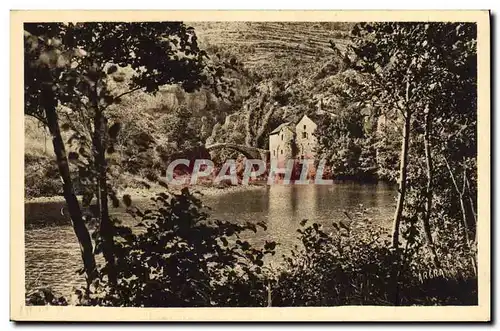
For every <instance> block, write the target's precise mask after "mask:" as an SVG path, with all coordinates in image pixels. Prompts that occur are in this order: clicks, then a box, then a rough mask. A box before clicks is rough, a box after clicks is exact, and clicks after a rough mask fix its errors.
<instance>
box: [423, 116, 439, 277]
mask: <svg viewBox="0 0 500 331" xmlns="http://www.w3.org/2000/svg"><path fill="white" fill-rule="evenodd" d="M431 117H432V116H431V111H430V109H429V108H428V109H427V113H426V115H425V133H424V149H425V163H426V168H427V169H426V175H427V185H426V192H425V212H424V215H423V218H422V223H423V228H424V233H425V239H426V241H427V245H428V246H429V248H430V250H431V253H432V255H433V259H434V265H435V266H436V267H437V268H439V267H440V264H439V260H438V257H437V254H436V249H435V247H434V242H433V240H432V233H431V226H430V218H431V212H432V197H433V192H432V174H433V163H432V154H431V141H430V138H431V129H432V118H431Z"/></svg>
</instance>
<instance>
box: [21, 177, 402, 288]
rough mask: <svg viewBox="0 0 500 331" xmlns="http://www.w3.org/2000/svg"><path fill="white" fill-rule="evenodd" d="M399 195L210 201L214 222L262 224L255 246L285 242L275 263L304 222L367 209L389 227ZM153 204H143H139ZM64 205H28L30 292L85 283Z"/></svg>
mask: <svg viewBox="0 0 500 331" xmlns="http://www.w3.org/2000/svg"><path fill="white" fill-rule="evenodd" d="M395 195H396V191H395V189H394V188H393V187H392V186H389V185H386V184H383V183H378V184H357V183H336V184H334V185H333V186H316V185H291V186H290V185H289V186H286V185H275V186H269V187H265V188H262V189H252V190H248V191H236V192H234V191H233V192H227V193H225V192H222V193H221V194H218V195H216V196H205V197H203V198H202V200H203V201H204V203H205V204H206V205H207V206H209V207H210V208H212V211H211V217H213V218H217V219H221V220H228V221H233V222H245V221H254V222H258V221H263V222H265V223H266V225H267V227H268V230H267V231H265V232H264V231H261V230H260V231H258V232H257V233H256V234H254V233H253V232H251V233H249V234H247V236H248V237H247V238H245V239H247V240H249V241H250V242H252V243H253V244H255V245H263V244H264V243H265V241H266V240H267V241H271V240H274V241H277V242H279V243H281V245H280V246H279V248H278V254H276V255H275V259H276V260H274V261H271V262H272V263H279V259H280V258H281V255H282V254H284V253H287V252H288V251H289V250H290V249H291V248H292V247H293V246H294V245H296V244H298V243H299V241H298V240H297V235H298V233H297V229H298V228H299V223H300V221H301V220H303V219H309V220H311V221H314V222H317V223H320V224H322V225H323V226H325V227H326V228H330V226H331V224H332V222H333V221H339V220H343V221H345V220H347V218H346V216H345V214H344V211H347V212H349V213H355V212H358V211H360V210H361V209H364V210H365V211H366V213H367V217H370V218H372V219H373V220H374V221H375V222H376V224H377V226H380V227H384V228H386V227H387V228H388V227H389V226H390V219H391V217H392V213H393V210H394V206H395V200H394V198H395ZM148 201H149V200H147V199H146V200H144V201H138V202H136V203H137V204H138V205H141V203H142V204H147V203H148ZM61 207H63V203H61V202H46V203H26V204H25V214H26V218H25V226H26V232H25V245H26V246H25V247H26V260H25V262H26V288H27V289H28V290H29V289H30V288H33V287H35V286H36V287H38V286H50V287H52V288H53V289H54V290H56V291H58V292H60V293H62V294H65V295H68V294H69V293H71V292H72V287H73V286H79V285H81V284H83V283H84V278H83V276H79V275H77V274H76V273H75V270H77V269H79V268H80V267H81V260H80V251H79V247H78V243H77V241H76V237H75V234H74V232H73V229H72V227H71V225H70V221H69V219H68V218H67V217H66V216H63V215H61V212H60V210H61ZM111 211H112V213H113V214H114V216H118V217H119V218H120V219H123V220H124V223H125V224H129V225H133V224H134V223H135V222H136V221H135V220H133V219H131V217H130V216H129V215H128V214H126V213H125V212H124V210H123V209H111Z"/></svg>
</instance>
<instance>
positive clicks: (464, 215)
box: [443, 156, 477, 275]
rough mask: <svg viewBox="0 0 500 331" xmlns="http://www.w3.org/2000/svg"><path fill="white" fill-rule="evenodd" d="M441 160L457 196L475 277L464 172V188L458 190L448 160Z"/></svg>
mask: <svg viewBox="0 0 500 331" xmlns="http://www.w3.org/2000/svg"><path fill="white" fill-rule="evenodd" d="M443 159H444V162H445V164H446V167H447V168H448V172H449V173H450V178H451V181H452V182H453V186H454V187H455V191H456V192H457V194H458V196H459V200H460V210H461V211H462V226H463V229H464V235H465V238H464V239H465V243H466V245H467V248H468V249H469V252H470V254H471V264H472V268H473V269H474V273H475V274H476V275H477V261H476V256H475V254H473V252H472V248H471V241H470V235H469V224H468V221H467V211H466V208H465V201H464V200H465V197H464V193H465V186H466V183H465V181H466V176H465V172H464V188H463V190H460V188H459V187H458V183H457V180H456V179H455V175H453V171H452V169H451V166H450V164H449V163H448V160H446V157H444V156H443Z"/></svg>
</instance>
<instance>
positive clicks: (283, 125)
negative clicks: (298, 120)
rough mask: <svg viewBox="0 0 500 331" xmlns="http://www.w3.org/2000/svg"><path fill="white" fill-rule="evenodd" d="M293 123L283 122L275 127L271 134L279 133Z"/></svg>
mask: <svg viewBox="0 0 500 331" xmlns="http://www.w3.org/2000/svg"><path fill="white" fill-rule="evenodd" d="M292 125H293V123H292V122H285V123H282V124H280V125H279V126H278V127H277V128H276V129H274V130H273V131H271V133H269V134H270V135H271V134H275V133H279V132H280V131H281V129H283V128H284V127H290V126H292Z"/></svg>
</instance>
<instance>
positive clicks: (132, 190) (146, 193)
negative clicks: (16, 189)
mask: <svg viewBox="0 0 500 331" xmlns="http://www.w3.org/2000/svg"><path fill="white" fill-rule="evenodd" d="M183 187H185V186H169V189H170V191H171V192H174V193H179V192H180V191H181V190H182V188H183ZM187 187H188V188H189V190H190V191H191V192H199V193H201V194H202V195H203V196H217V195H221V194H228V193H235V192H243V191H255V190H263V189H265V188H266V183H265V182H262V183H258V182H256V183H253V184H251V185H228V186H209V185H190V186H187ZM165 190H166V189H165V188H164V187H162V186H160V185H152V186H151V187H150V188H137V187H127V188H125V189H121V190H118V192H117V195H118V197H122V196H124V195H126V194H128V195H130V197H131V198H132V199H144V198H150V197H153V196H155V195H156V194H158V193H161V192H165ZM77 197H78V200H79V201H81V200H82V196H81V195H78V196H77ZM24 202H25V203H45V202H64V196H62V195H57V196H50V197H29V198H26V199H25V200H24Z"/></svg>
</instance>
